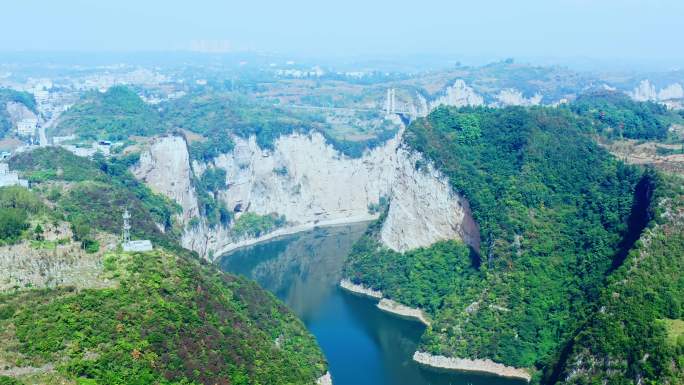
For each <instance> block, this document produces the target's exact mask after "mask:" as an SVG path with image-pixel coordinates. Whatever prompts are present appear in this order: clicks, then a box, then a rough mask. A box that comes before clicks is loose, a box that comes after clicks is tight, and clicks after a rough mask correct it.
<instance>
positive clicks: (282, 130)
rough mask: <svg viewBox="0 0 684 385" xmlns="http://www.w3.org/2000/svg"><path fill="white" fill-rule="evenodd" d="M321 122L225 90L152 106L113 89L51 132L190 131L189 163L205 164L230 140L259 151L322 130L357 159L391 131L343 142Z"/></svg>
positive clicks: (123, 135) (120, 136)
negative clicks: (250, 142) (248, 142)
mask: <svg viewBox="0 0 684 385" xmlns="http://www.w3.org/2000/svg"><path fill="white" fill-rule="evenodd" d="M328 126H329V125H328V123H326V121H325V118H324V117H322V116H320V115H318V114H315V113H310V112H305V111H298V110H288V109H285V108H280V107H276V106H273V105H270V104H266V103H265V102H258V101H255V100H253V99H249V98H247V97H244V96H241V95H238V94H234V93H226V92H223V93H222V92H209V93H202V94H198V93H191V94H189V95H187V96H186V97H183V98H180V99H177V100H172V101H168V102H165V103H162V104H160V105H159V106H158V107H154V106H151V105H148V104H146V103H145V102H144V101H143V100H142V99H141V98H140V97H139V96H138V95H137V94H136V93H135V92H134V91H133V90H131V89H129V88H127V87H124V86H116V87H112V88H110V89H109V90H107V91H106V92H104V93H100V92H96V91H93V92H90V93H88V94H86V95H84V96H83V99H82V100H81V102H80V103H78V104H76V105H75V106H74V107H72V108H71V109H69V111H67V112H66V113H64V115H63V116H62V117H61V118H60V122H59V124H58V125H57V127H56V129H55V131H54V132H53V134H59V135H65V134H70V133H74V134H76V135H77V136H78V137H80V138H82V139H89V140H91V139H108V140H117V141H118V140H125V139H127V138H129V137H131V136H136V135H137V136H152V135H158V134H163V133H169V132H186V133H187V132H190V133H195V134H199V135H201V136H202V137H203V138H202V139H203V140H194V141H190V155H191V157H192V158H193V159H197V160H203V161H210V160H211V159H213V158H214V157H216V156H217V155H219V154H222V153H227V152H230V151H231V150H232V149H233V147H234V143H233V141H232V140H231V136H233V135H237V136H240V137H243V138H247V137H250V136H255V137H256V141H257V143H258V144H259V146H260V147H262V148H272V147H273V145H274V142H275V140H276V139H277V138H278V137H280V136H282V135H286V134H290V133H293V132H305V133H307V132H311V131H318V132H321V133H322V134H323V135H325V136H326V138H327V139H328V140H329V141H330V142H331V143H332V144H333V145H334V146H335V147H336V148H337V149H339V150H340V151H342V152H343V153H345V154H347V155H349V156H354V157H358V156H360V155H361V154H362V153H363V151H364V150H365V149H366V148H372V147H375V146H377V145H378V144H381V143H384V142H385V141H386V140H387V139H389V138H390V137H392V136H393V135H394V134H395V133H396V131H395V130H393V129H389V128H387V129H383V130H381V131H380V132H379V133H378V134H377V135H374V136H373V137H371V138H368V139H365V140H357V141H352V140H344V139H340V138H336V137H334V136H333V135H330V129H329V127H328Z"/></svg>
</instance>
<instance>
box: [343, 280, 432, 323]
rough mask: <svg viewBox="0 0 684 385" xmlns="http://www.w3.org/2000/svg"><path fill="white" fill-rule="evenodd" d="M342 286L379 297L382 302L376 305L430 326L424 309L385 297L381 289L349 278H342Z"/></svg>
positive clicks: (369, 295)
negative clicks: (372, 287)
mask: <svg viewBox="0 0 684 385" xmlns="http://www.w3.org/2000/svg"><path fill="white" fill-rule="evenodd" d="M340 287H341V288H342V289H344V290H346V291H348V292H350V293H352V294H357V295H361V296H364V297H369V298H373V299H379V300H380V302H378V303H377V304H376V305H375V306H377V307H378V309H380V310H382V311H384V312H387V313H391V314H394V315H397V316H400V317H402V318H410V319H412V320H416V321H419V322H421V323H422V324H423V325H425V326H430V321H429V320H428V317H427V316H426V315H425V313H424V312H423V311H422V310H420V309H416V308H413V307H409V306H406V305H403V304H401V303H399V302H397V301H393V300H391V299H389V298H385V297H384V296H383V295H382V292H381V291H379V290H373V289H371V288H369V287H366V286H363V285H359V284H355V283H354V282H352V281H350V280H348V279H343V280H341V281H340Z"/></svg>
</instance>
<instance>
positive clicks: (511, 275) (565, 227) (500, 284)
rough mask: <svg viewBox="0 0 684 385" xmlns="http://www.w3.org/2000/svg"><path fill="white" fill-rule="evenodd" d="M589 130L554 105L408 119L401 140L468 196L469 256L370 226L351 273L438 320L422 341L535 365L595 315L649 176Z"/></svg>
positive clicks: (634, 224)
mask: <svg viewBox="0 0 684 385" xmlns="http://www.w3.org/2000/svg"><path fill="white" fill-rule="evenodd" d="M591 132H593V129H592V127H591V126H590V125H589V124H587V121H586V120H584V119H582V118H578V117H577V116H575V115H574V114H572V113H571V112H570V111H568V110H566V109H551V108H532V109H524V108H519V107H511V108H505V109H487V108H476V109H473V108H465V109H454V108H440V109H437V110H436V111H434V112H433V113H432V114H430V115H429V116H428V117H427V118H426V119H421V120H418V121H416V122H414V123H413V124H412V125H411V126H410V127H409V128H408V130H407V133H406V140H407V142H408V143H409V144H410V145H411V147H413V148H414V149H415V150H418V151H420V152H422V153H423V154H425V156H426V157H427V158H428V159H429V160H430V161H432V162H434V164H435V166H436V167H437V168H438V169H439V170H441V171H442V172H443V173H444V174H445V175H446V176H447V177H448V178H449V180H450V183H451V185H452V187H453V188H454V190H455V191H458V192H459V193H461V194H462V195H464V196H465V197H466V198H467V199H468V200H469V202H470V206H471V208H472V212H473V216H474V218H475V220H476V222H477V223H478V224H479V226H480V233H481V243H482V247H481V250H479V254H478V255H476V256H475V257H472V256H471V255H470V253H469V252H467V249H466V248H465V246H458V245H455V244H453V243H451V242H450V243H439V244H436V245H433V246H431V247H429V248H425V249H420V250H416V251H412V252H407V253H403V254H401V253H395V252H392V251H390V250H387V249H385V248H383V247H381V246H380V244H379V242H378V241H377V240H376V239H377V231H375V232H374V231H371V232H370V233H369V234H368V235H367V236H366V237H364V238H363V239H362V241H360V242H359V243H358V244H357V245H356V247H355V249H354V252H353V253H352V255H351V257H350V260H349V263H348V266H347V274H348V276H349V277H351V278H352V279H353V280H354V281H356V282H362V283H366V284H370V285H371V286H373V287H374V288H376V289H379V290H382V291H383V292H384V293H387V294H388V295H389V296H390V297H393V298H396V299H399V300H400V301H402V302H406V303H408V304H410V305H414V306H420V307H423V308H424V309H425V310H427V311H428V313H429V314H430V316H431V317H432V318H433V320H434V323H433V325H432V327H431V328H428V329H427V331H426V333H425V335H424V338H423V342H422V349H425V350H427V351H430V352H432V353H440V354H445V355H449V356H460V357H475V358H491V359H494V360H495V361H498V362H502V363H505V364H508V365H513V366H517V367H532V366H535V365H538V366H543V365H544V364H545V362H546V360H548V359H550V358H551V357H552V356H553V355H554V354H555V353H556V352H557V351H558V350H559V349H560V348H561V346H562V342H563V341H567V340H568V339H569V338H570V337H571V333H572V331H573V330H574V329H575V327H576V326H577V322H581V320H585V319H588V318H590V317H591V314H592V310H591V309H592V307H591V306H592V304H593V303H594V302H595V301H596V300H598V298H599V296H600V289H601V286H602V283H603V280H604V277H605V276H606V274H608V273H609V272H610V271H611V269H613V268H614V267H613V264H614V263H615V261H618V260H620V259H621V253H622V252H623V250H626V249H629V248H630V246H631V244H630V243H629V242H625V241H624V240H625V239H634V237H633V236H631V235H633V234H636V237H638V234H639V232H640V230H641V228H640V225H643V223H642V222H640V221H632V220H630V214H631V213H632V210H633V208H636V207H640V208H642V209H643V208H644V207H646V208H647V207H648V204H649V202H645V203H644V202H641V201H639V199H635V194H636V192H637V191H636V190H637V186H638V185H648V183H644V180H645V178H646V179H647V178H648V176H643V175H642V174H641V172H640V171H639V170H637V169H636V168H633V167H629V166H625V165H624V164H622V163H619V162H617V161H616V160H614V159H613V158H612V157H611V156H610V155H609V154H608V153H607V152H605V151H604V150H602V149H601V148H600V147H598V146H597V145H596V144H595V143H593V142H592V140H591V139H590V138H589V137H588V135H587V134H588V133H591ZM416 166H417V167H419V168H420V167H421V165H416ZM636 195H638V194H636ZM641 198H643V199H646V200H648V196H644V197H641ZM638 215H645V213H639V214H638ZM436 269H437V270H446V271H447V272H448V273H443V272H442V271H438V272H435V271H434V270H436ZM405 288H407V289H405ZM435 288H438V289H435Z"/></svg>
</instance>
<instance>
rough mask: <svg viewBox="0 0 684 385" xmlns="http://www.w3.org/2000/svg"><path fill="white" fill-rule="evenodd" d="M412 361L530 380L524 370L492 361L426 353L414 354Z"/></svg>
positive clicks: (448, 368) (529, 376) (437, 366)
mask: <svg viewBox="0 0 684 385" xmlns="http://www.w3.org/2000/svg"><path fill="white" fill-rule="evenodd" d="M413 360H414V361H416V362H417V363H419V364H421V365H425V366H429V367H432V368H439V369H447V370H459V371H466V372H480V373H489V374H494V375H497V376H501V377H507V378H516V379H520V380H525V381H527V382H529V381H530V380H531V379H532V376H531V375H530V373H528V372H527V370H525V369H519V368H514V367H512V366H506V365H504V364H499V363H496V362H494V361H492V360H489V359H486V360H480V359H476V360H471V359H467V358H455V357H445V356H434V355H432V354H430V353H426V352H420V351H418V352H415V353H414V354H413Z"/></svg>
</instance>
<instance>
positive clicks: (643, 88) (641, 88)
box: [630, 79, 658, 102]
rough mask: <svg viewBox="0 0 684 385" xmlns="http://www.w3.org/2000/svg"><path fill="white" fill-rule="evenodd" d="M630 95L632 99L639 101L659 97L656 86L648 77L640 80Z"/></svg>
mask: <svg viewBox="0 0 684 385" xmlns="http://www.w3.org/2000/svg"><path fill="white" fill-rule="evenodd" d="M630 96H631V97H632V99H634V100H636V101H639V102H645V101H648V100H656V99H657V98H658V94H657V93H656V89H655V86H654V85H653V84H651V82H650V81H649V80H648V79H646V80H642V81H641V82H639V85H638V86H636V87H634V90H633V91H632V92H631V93H630Z"/></svg>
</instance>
